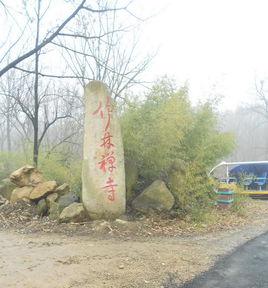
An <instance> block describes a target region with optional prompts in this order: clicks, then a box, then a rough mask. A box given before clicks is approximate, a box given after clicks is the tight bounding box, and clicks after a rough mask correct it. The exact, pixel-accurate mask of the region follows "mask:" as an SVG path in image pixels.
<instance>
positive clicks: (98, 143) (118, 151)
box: [82, 81, 126, 219]
mask: <svg viewBox="0 0 268 288" xmlns="http://www.w3.org/2000/svg"><path fill="white" fill-rule="evenodd" d="M85 101H86V102H85V105H86V109H85V124H84V127H85V128H84V129H85V130H84V152H83V153H84V156H83V172H82V183H83V188H82V201H83V203H84V206H85V208H86V210H87V211H88V213H89V216H90V218H91V219H113V218H116V217H118V216H120V215H122V214H124V212H125V207H126V191H125V190H126V189H125V168H124V152H123V143H122V137H121V130H120V125H119V121H118V118H117V115H116V111H115V106H114V104H113V100H112V99H111V96H110V92H109V89H108V87H107V86H106V85H105V84H104V83H102V82H100V81H92V82H90V83H89V84H88V85H87V86H86V88H85Z"/></svg>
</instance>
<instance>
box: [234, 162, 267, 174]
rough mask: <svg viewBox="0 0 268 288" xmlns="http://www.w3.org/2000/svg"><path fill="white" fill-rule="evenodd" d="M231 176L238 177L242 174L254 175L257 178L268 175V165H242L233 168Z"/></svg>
mask: <svg viewBox="0 0 268 288" xmlns="http://www.w3.org/2000/svg"><path fill="white" fill-rule="evenodd" d="M229 174H230V176H233V177H236V176H239V175H241V174H253V175H254V176H256V177H263V176H264V175H265V174H266V175H268V164H264V163H259V164H241V165H238V166H236V167H234V168H232V169H231V170H230V172H229Z"/></svg>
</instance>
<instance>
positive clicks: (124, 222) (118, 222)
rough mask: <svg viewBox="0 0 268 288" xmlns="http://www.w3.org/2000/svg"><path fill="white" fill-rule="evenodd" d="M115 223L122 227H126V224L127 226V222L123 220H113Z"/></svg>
mask: <svg viewBox="0 0 268 288" xmlns="http://www.w3.org/2000/svg"><path fill="white" fill-rule="evenodd" d="M115 223H117V224H122V225H126V224H128V222H127V221H125V220H121V219H116V220H115Z"/></svg>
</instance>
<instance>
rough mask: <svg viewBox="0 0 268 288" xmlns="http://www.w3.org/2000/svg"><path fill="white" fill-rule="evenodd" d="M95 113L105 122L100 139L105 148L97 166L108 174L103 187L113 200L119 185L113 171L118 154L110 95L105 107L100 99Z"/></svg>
mask: <svg viewBox="0 0 268 288" xmlns="http://www.w3.org/2000/svg"><path fill="white" fill-rule="evenodd" d="M93 115H94V116H99V117H100V120H101V121H103V122H104V123H103V124H104V125H103V127H104V129H103V136H102V138H101V139H100V147H102V148H104V152H103V154H102V155H101V157H100V159H99V161H98V163H97V167H98V169H100V170H101V171H102V172H103V173H104V174H105V175H106V174H107V180H106V182H105V184H104V186H103V187H101V188H102V189H103V190H104V191H105V192H106V193H107V199H108V200H109V201H112V202H113V201H115V198H116V187H117V184H116V183H115V181H114V178H113V171H114V170H115V169H116V155H115V145H114V143H113V135H112V134H111V131H110V128H111V115H112V106H111V101H110V97H109V96H107V99H106V105H105V107H103V105H102V101H100V102H99V104H98V107H97V109H96V110H95V111H94V112H93Z"/></svg>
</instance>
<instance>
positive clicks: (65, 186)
mask: <svg viewBox="0 0 268 288" xmlns="http://www.w3.org/2000/svg"><path fill="white" fill-rule="evenodd" d="M55 192H56V193H58V195H64V194H67V193H69V192H70V186H69V185H68V184H67V183H64V184H62V185H60V186H59V187H58V188H57V189H56V190H55Z"/></svg>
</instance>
